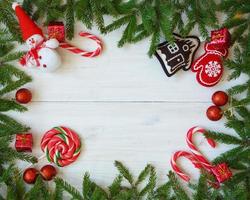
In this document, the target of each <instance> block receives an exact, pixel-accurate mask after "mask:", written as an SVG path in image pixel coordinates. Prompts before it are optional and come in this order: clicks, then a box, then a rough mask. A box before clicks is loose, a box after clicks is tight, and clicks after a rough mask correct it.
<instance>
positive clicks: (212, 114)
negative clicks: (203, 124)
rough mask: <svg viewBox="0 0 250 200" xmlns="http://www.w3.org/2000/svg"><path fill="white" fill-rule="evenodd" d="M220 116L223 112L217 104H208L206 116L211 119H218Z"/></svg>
mask: <svg viewBox="0 0 250 200" xmlns="http://www.w3.org/2000/svg"><path fill="white" fill-rule="evenodd" d="M222 116H223V112H222V110H221V109H220V108H219V107H218V106H210V107H209V108H208V109H207V118H208V119H210V120H211V121H218V120H220V119H221V117H222Z"/></svg>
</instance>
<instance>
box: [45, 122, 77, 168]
mask: <svg viewBox="0 0 250 200" xmlns="http://www.w3.org/2000/svg"><path fill="white" fill-rule="evenodd" d="M41 149H42V151H43V152H45V153H46V157H47V159H48V161H49V162H54V163H55V164H56V165H58V166H59V167H64V166H66V165H69V164H71V163H72V162H74V161H75V160H76V159H77V158H78V156H79V155H80V150H81V141H80V139H79V137H78V135H77V134H76V133H75V132H74V131H72V130H71V129H69V128H66V127H63V126H58V127H55V128H53V129H51V130H49V131H48V132H46V133H45V134H44V136H43V138H42V140H41Z"/></svg>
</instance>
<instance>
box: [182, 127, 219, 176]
mask: <svg viewBox="0 0 250 200" xmlns="http://www.w3.org/2000/svg"><path fill="white" fill-rule="evenodd" d="M196 133H202V134H204V133H206V130H205V129H203V128H200V127H197V126H195V127H193V128H191V129H189V131H188V132H187V137H186V142H187V145H188V146H189V148H190V149H191V151H192V153H193V154H194V156H195V157H196V158H197V159H198V160H199V161H200V163H201V164H202V165H203V167H204V168H205V169H206V170H208V171H211V169H212V168H213V166H212V164H211V163H210V162H209V161H208V160H207V159H206V158H205V157H204V156H203V155H202V153H201V152H200V151H199V150H198V148H197V147H196V146H195V145H194V143H193V135H194V134H196ZM207 142H208V143H209V145H210V146H211V147H213V148H214V147H215V146H216V144H215V141H214V140H212V139H209V138H207Z"/></svg>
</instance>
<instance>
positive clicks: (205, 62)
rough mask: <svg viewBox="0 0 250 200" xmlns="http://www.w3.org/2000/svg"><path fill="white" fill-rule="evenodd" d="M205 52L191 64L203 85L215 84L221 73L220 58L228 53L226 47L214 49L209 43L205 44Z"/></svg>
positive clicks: (210, 85) (221, 64) (221, 63)
mask: <svg viewBox="0 0 250 200" xmlns="http://www.w3.org/2000/svg"><path fill="white" fill-rule="evenodd" d="M205 51H206V52H205V54H203V55H202V56H201V57H200V58H198V59H197V60H196V61H195V62H194V63H193V65H192V71H193V72H196V73H197V74H196V79H197V81H198V82H199V83H200V84H201V85H203V86H205V87H212V86H214V85H216V84H217V83H218V82H219V81H220V79H221V77H222V75H223V62H222V58H223V57H226V56H227V54H228V51H227V49H215V48H214V47H213V46H212V45H211V44H210V43H206V44H205Z"/></svg>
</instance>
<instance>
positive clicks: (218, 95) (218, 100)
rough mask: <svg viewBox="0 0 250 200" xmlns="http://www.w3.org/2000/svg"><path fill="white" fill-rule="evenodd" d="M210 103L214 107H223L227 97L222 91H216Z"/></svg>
mask: <svg viewBox="0 0 250 200" xmlns="http://www.w3.org/2000/svg"><path fill="white" fill-rule="evenodd" d="M212 101H213V103H214V104H215V105H216V106H224V105H226V104H227V102H228V95H227V93H225V92H223V91H217V92H215V93H214V94H213V96H212Z"/></svg>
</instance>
